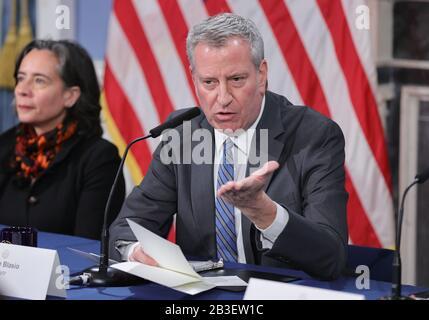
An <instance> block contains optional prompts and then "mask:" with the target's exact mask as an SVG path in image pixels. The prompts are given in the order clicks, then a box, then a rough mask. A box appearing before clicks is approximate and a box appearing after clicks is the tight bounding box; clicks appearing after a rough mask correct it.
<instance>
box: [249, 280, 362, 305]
mask: <svg viewBox="0 0 429 320" xmlns="http://www.w3.org/2000/svg"><path fill="white" fill-rule="evenodd" d="M364 299H365V296H364V295H360V294H354V293H348V292H341V291H335V290H328V289H320V288H313V287H308V286H301V285H297V284H290V283H284V282H277V281H271V280H263V279H256V278H250V279H249V284H248V285H247V289H246V292H245V293H244V300H364Z"/></svg>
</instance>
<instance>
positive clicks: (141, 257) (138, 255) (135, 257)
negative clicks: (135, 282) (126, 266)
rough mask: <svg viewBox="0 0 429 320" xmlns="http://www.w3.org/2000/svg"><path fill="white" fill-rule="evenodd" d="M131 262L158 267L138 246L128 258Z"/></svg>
mask: <svg viewBox="0 0 429 320" xmlns="http://www.w3.org/2000/svg"><path fill="white" fill-rule="evenodd" d="M130 258H131V259H130V260H131V261H138V262H141V263H144V264H147V265H149V266H154V267H158V266H159V265H158V262H156V261H155V260H154V259H153V258H152V257H151V256H149V255H147V254H146V253H144V251H143V249H142V248H141V247H140V246H137V247H136V248H134V251H133V254H132V255H131V257H130Z"/></svg>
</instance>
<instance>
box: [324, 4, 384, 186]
mask: <svg viewBox="0 0 429 320" xmlns="http://www.w3.org/2000/svg"><path fill="white" fill-rule="evenodd" d="M317 3H318V5H319V8H320V11H321V13H322V16H323V17H324V19H325V21H326V24H327V26H328V28H329V31H330V33H331V35H332V39H333V41H334V44H335V52H336V54H337V59H338V61H339V63H340V65H341V68H342V69H343V72H344V75H345V78H346V82H347V86H348V88H349V93H350V98H351V101H352V104H353V106H354V109H355V112H356V114H357V116H358V119H359V123H360V125H361V127H362V130H363V132H364V134H365V137H366V140H367V141H368V144H369V146H370V148H371V150H372V152H373V153H374V156H375V159H376V161H377V163H378V165H379V167H380V170H381V172H382V174H383V176H384V179H385V181H386V184H387V186H388V188H389V190H390V192H392V178H391V174H390V167H389V162H388V159H387V146H386V143H385V141H384V133H383V127H382V125H381V120H380V116H379V113H378V109H377V103H376V101H375V97H374V94H373V92H372V90H371V86H370V84H369V82H368V78H367V76H366V73H365V70H364V68H363V66H362V63H361V61H360V59H359V56H358V53H357V51H356V48H355V44H354V42H353V38H352V35H351V33H350V29H349V25H348V23H347V20H346V17H345V14H344V11H343V7H342V5H341V1H332V0H318V1H317Z"/></svg>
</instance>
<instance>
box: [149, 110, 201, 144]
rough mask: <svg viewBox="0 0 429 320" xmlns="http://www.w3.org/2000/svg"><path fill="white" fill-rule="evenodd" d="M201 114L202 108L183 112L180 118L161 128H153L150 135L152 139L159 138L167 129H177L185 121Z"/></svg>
mask: <svg viewBox="0 0 429 320" xmlns="http://www.w3.org/2000/svg"><path fill="white" fill-rule="evenodd" d="M200 113H201V110H200V108H198V107H193V108H192V109H189V110H188V111H186V112H183V113H181V114H179V115H178V116H176V117H174V118H172V119H170V120H168V121H166V122H164V123H162V124H160V125H159V126H157V127H155V128H153V129H152V130H150V131H149V133H150V134H151V135H152V138H156V137H158V136H159V135H160V134H161V133H162V132H163V131H164V130H165V129H172V128H175V127H177V126H179V125H181V124H182V123H183V121H189V120H191V119H192V118H195V117H196V116H198V115H199V114H200Z"/></svg>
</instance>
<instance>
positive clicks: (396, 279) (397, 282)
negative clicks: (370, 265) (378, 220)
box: [383, 168, 429, 300]
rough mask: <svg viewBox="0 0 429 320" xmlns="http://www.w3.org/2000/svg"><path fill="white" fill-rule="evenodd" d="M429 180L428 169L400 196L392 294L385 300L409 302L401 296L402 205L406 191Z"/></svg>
mask: <svg viewBox="0 0 429 320" xmlns="http://www.w3.org/2000/svg"><path fill="white" fill-rule="evenodd" d="M428 178H429V168H427V169H426V170H424V171H423V172H422V173H419V174H417V175H416V176H415V178H414V181H413V182H412V183H411V184H410V185H409V186H408V187H407V188H406V189H405V191H404V194H403V195H402V200H401V205H400V207H399V212H398V217H397V221H396V241H395V243H396V244H395V246H396V248H395V252H394V255H393V263H392V271H393V272H392V294H391V295H390V296H388V297H384V298H383V299H386V300H411V298H410V297H407V296H403V295H402V279H401V275H402V261H401V233H402V219H403V217H404V203H405V197H406V196H407V194H408V191H409V190H410V189H411V188H412V187H413V186H414V185H416V184H421V183H424V182H425V181H426V180H427V179H428Z"/></svg>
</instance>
